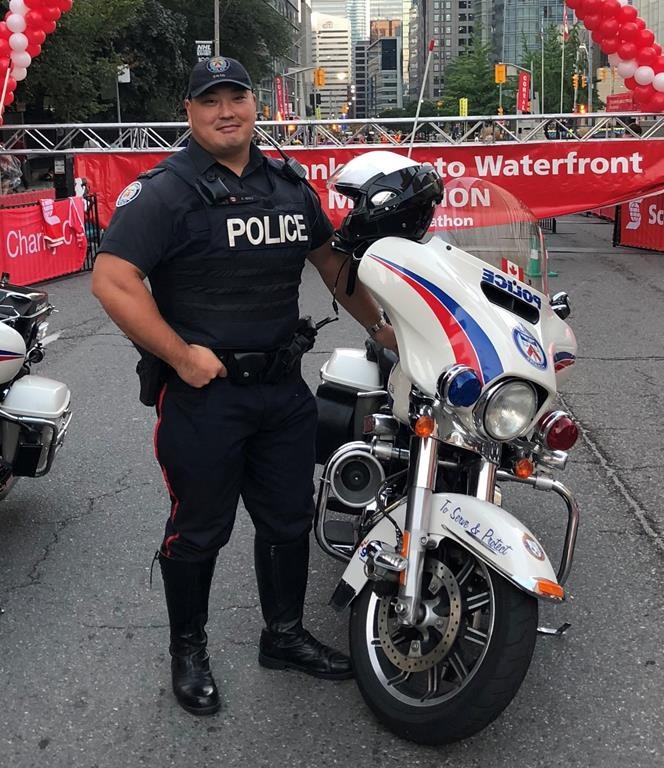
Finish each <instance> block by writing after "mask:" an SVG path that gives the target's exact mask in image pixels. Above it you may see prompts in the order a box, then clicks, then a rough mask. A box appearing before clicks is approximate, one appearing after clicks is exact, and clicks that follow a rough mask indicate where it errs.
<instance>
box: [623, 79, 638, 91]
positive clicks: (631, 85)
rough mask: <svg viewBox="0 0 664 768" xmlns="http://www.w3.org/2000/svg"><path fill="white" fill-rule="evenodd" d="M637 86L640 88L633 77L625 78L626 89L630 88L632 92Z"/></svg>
mask: <svg viewBox="0 0 664 768" xmlns="http://www.w3.org/2000/svg"><path fill="white" fill-rule="evenodd" d="M637 86H638V83H637V82H636V80H635V79H634V78H633V77H626V78H625V88H629V90H630V91H633V90H634V89H635V88H636V87H637Z"/></svg>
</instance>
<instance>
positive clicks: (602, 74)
mask: <svg viewBox="0 0 664 768" xmlns="http://www.w3.org/2000/svg"><path fill="white" fill-rule="evenodd" d="M608 74H609V70H608V67H600V68H599V69H598V70H597V79H598V80H606V78H607V76H608Z"/></svg>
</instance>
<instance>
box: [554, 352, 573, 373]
mask: <svg viewBox="0 0 664 768" xmlns="http://www.w3.org/2000/svg"><path fill="white" fill-rule="evenodd" d="M574 363H576V356H575V355H573V354H572V353H571V352H556V354H555V355H554V356H553V368H554V370H555V371H562V370H563V369H564V368H569V367H570V365H574Z"/></svg>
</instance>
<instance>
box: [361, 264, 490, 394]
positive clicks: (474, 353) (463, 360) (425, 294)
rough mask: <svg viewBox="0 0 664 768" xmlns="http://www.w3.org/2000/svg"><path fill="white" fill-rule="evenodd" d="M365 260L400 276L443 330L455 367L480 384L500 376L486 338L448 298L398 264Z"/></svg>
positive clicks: (458, 306) (471, 319) (477, 326)
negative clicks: (462, 367)
mask: <svg viewBox="0 0 664 768" xmlns="http://www.w3.org/2000/svg"><path fill="white" fill-rule="evenodd" d="M367 256H370V257H371V258H372V259H373V260H374V261H377V262H378V263H379V264H382V265H383V266H384V267H385V268H386V269H389V270H390V271H391V272H394V273H395V274H397V275H399V277H401V278H402V279H403V280H405V281H406V282H407V283H408V285H410V286H411V288H413V289H414V290H415V291H417V293H418V294H419V295H420V296H421V297H422V298H423V299H424V301H426V303H427V304H428V305H429V307H430V309H431V310H432V311H433V313H434V314H435V315H436V317H437V318H438V321H439V322H440V324H441V325H442V326H443V330H444V331H445V334H446V336H447V338H448V339H449V341H450V345H451V347H452V351H453V352H454V356H455V358H456V362H457V363H458V364H460V365H468V366H470V367H471V368H472V369H473V370H475V371H477V373H478V374H479V375H480V377H481V378H482V383H483V384H486V383H487V382H489V381H491V380H492V379H495V378H496V377H497V376H500V375H501V374H502V373H503V366H502V364H501V362H500V357H499V356H498V353H497V352H496V349H495V347H494V346H493V344H492V343H491V340H490V339H489V337H488V336H487V335H486V333H484V331H483V330H482V329H481V328H480V326H479V325H478V324H477V323H476V322H475V320H473V318H472V317H471V316H470V315H469V314H468V313H467V312H466V310H465V309H463V308H462V307H461V306H460V305H459V304H458V303H457V302H456V301H455V300H454V299H453V298H452V297H451V296H450V295H449V294H447V293H445V291H443V290H442V289H441V288H439V286H437V285H435V284H434V283H432V282H430V281H429V280H426V279H425V278H424V277H422V276H421V275H417V274H415V272H411V270H409V269H406V268H405V267H402V266H400V265H399V264H395V263H394V262H392V261H388V260H387V259H383V258H381V257H379V256H375V255H374V254H371V253H370V254H367ZM365 258H366V257H365Z"/></svg>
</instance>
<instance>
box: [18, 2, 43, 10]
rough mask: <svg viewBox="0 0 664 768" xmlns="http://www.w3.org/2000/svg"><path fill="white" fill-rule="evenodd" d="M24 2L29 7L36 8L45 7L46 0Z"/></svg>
mask: <svg viewBox="0 0 664 768" xmlns="http://www.w3.org/2000/svg"><path fill="white" fill-rule="evenodd" d="M23 2H24V3H25V5H27V6H28V8H34V9H35V10H37V9H38V8H43V7H44V0H23Z"/></svg>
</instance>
